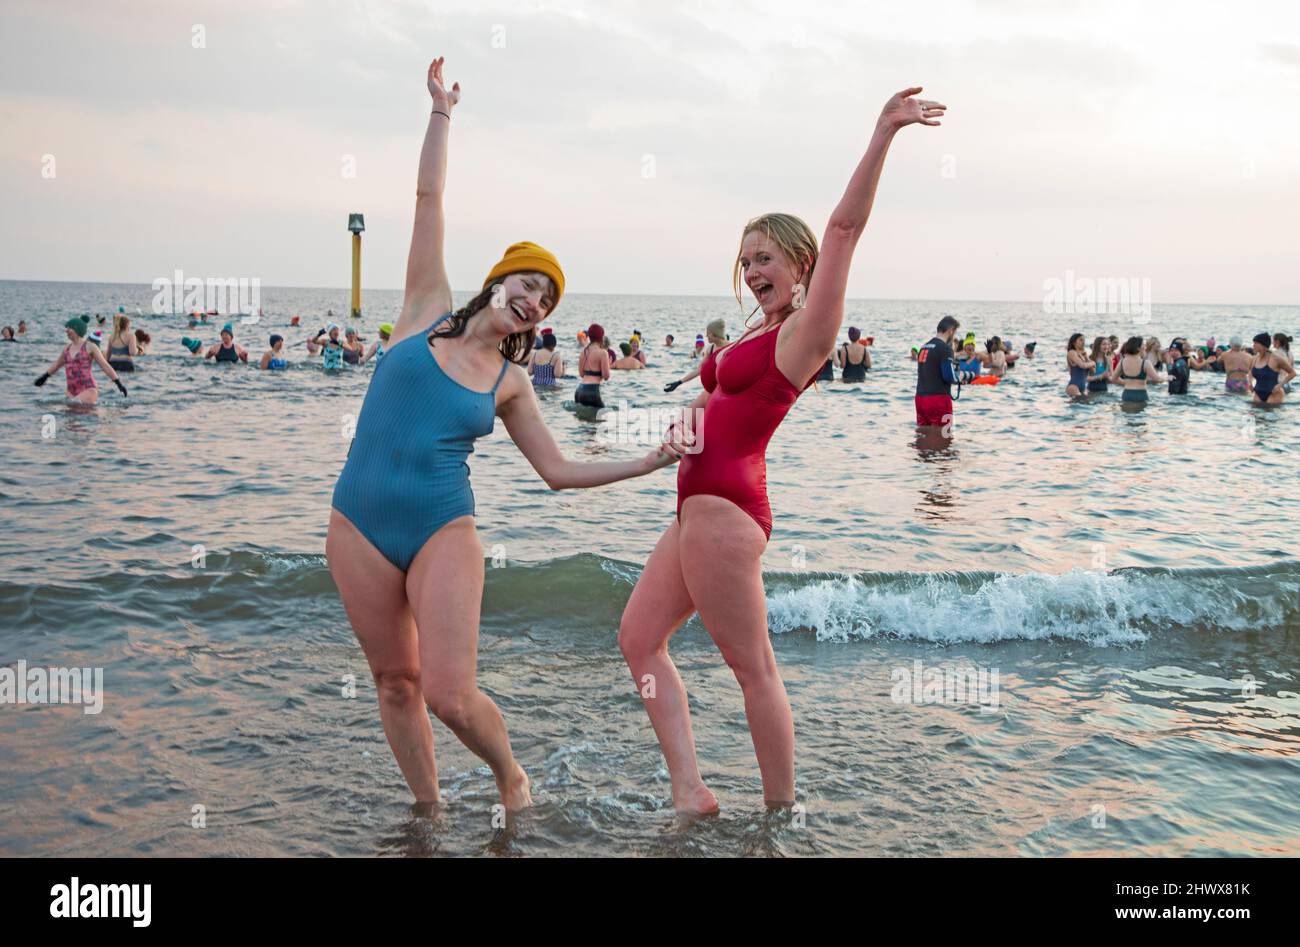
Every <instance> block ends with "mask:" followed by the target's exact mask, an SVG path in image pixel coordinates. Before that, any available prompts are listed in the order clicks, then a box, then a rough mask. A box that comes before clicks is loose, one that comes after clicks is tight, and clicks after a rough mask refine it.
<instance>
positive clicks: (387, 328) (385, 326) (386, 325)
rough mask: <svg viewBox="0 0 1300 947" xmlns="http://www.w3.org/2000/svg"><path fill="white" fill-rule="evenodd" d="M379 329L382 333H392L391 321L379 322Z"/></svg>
mask: <svg viewBox="0 0 1300 947" xmlns="http://www.w3.org/2000/svg"><path fill="white" fill-rule="evenodd" d="M379 331H380V332H382V333H383V334H384V335H392V334H393V324H392V323H391V322H381V323H379Z"/></svg>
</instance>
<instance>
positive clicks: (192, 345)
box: [181, 335, 203, 352]
mask: <svg viewBox="0 0 1300 947" xmlns="http://www.w3.org/2000/svg"><path fill="white" fill-rule="evenodd" d="M181 345H183V346H185V347H186V348H187V349H189V350H190V351H191V352H197V351H198V350H199V349H201V348H202V347H203V343H202V342H200V341H199V340H198V339H191V338H190V337H189V336H188V335H186V336H182V337H181Z"/></svg>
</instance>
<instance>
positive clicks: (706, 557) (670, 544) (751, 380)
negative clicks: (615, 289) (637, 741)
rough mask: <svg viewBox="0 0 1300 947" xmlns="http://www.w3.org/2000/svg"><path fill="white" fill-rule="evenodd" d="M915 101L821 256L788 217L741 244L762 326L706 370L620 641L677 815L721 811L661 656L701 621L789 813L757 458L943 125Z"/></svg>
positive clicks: (895, 110) (848, 198) (831, 338)
mask: <svg viewBox="0 0 1300 947" xmlns="http://www.w3.org/2000/svg"><path fill="white" fill-rule="evenodd" d="M920 91H921V89H920V88H919V87H917V88H911V89H904V90H903V91H902V92H900V93H898V94H897V95H895V96H893V97H892V98H891V99H890V100H889V101H888V102H887V103H886V104H885V107H884V110H883V111H882V112H881V114H880V118H879V119H878V121H877V122H876V128H875V133H874V134H873V135H872V138H871V143H870V144H869V145H868V146H867V151H866V154H865V155H864V156H863V158H862V160H861V162H859V164H858V167H857V169H856V170H855V171H854V172H853V177H852V178H851V179H850V180H849V185H848V188H847V189H846V190H845V192H844V196H843V198H841V199H840V203H839V205H838V206H837V207H836V208H835V211H834V212H833V213H832V214H831V218H830V221H829V223H828V224H827V225H826V235H825V236H824V237H823V239H822V249H821V253H820V255H819V254H818V250H817V238H816V237H815V236H813V233H812V231H811V230H810V229H809V228H808V225H807V224H805V223H804V222H803V221H801V220H799V219H798V218H797V217H792V216H790V215H788V214H767V215H764V216H763V217H759V218H757V219H755V220H752V221H750V222H749V223H748V224H747V225H746V226H745V229H744V231H743V233H742V234H741V244H740V253H739V255H738V256H737V259H736V263H735V268H734V271H733V280H734V283H735V289H736V298H737V300H738V301H739V299H740V284H741V281H742V279H743V281H744V283H745V285H746V286H747V287H748V288H749V291H750V292H751V293H752V294H753V296H754V299H755V300H756V301H757V302H758V308H759V309H761V310H762V313H763V319H762V322H761V323H759V324H757V325H755V326H753V327H751V328H749V329H747V330H746V331H745V333H744V334H743V335H741V337H740V338H739V339H737V340H736V341H735V342H733V343H731V344H730V345H728V346H726V347H725V348H721V349H717V350H715V351H714V352H713V353H712V354H710V355H709V356H708V358H707V359H706V360H705V362H704V363H703V364H702V365H701V367H700V381H701V382H702V383H703V385H704V391H703V393H701V394H700V396H699V397H698V398H696V399H695V401H694V402H692V403H691V406H690V408H691V409H690V410H688V412H687V416H688V418H692V417H700V413H699V412H700V411H702V412H703V415H702V420H701V422H700V424H698V425H697V426H696V427H697V428H698V430H697V431H696V432H695V435H696V437H697V441H696V444H697V450H698V453H694V454H689V455H688V456H687V457H686V458H684V459H683V461H682V463H681V466H680V467H679V469H678V475H677V518H676V520H675V521H674V522H673V523H672V525H670V526H669V527H668V529H667V530H666V531H665V532H664V534H663V536H662V537H661V538H660V540H659V543H658V544H657V545H656V546H655V549H654V552H653V553H652V554H651V556H650V559H649V561H647V562H646V566H645V569H644V571H643V572H642V573H641V578H640V579H639V580H638V581H637V584H636V588H635V589H634V590H633V592H632V597H631V598H630V599H629V600H628V603H627V608H626V609H625V610H624V612H623V620H622V622H621V624H620V627H619V635H618V641H619V646H620V647H621V648H622V650H623V656H624V657H625V658H626V659H627V663H628V667H629V668H630V669H631V671H632V677H633V680H634V681H635V684H636V687H637V690H638V691H639V692H640V693H641V695H642V703H643V704H644V706H645V709H646V713H648V714H649V715H650V722H651V724H652V725H653V726H654V730H655V734H656V736H658V738H659V744H660V746H661V747H662V749H663V753H664V758H665V760H666V762H667V764H668V772H669V775H670V776H671V777H672V784H673V805H674V807H675V808H676V809H677V810H678V811H679V812H682V813H686V814H691V813H707V812H713V811H716V810H717V808H718V801H717V799H716V797H715V796H714V795H713V793H712V792H711V791H710V790H709V789H708V787H706V786H705V785H704V781H703V780H702V779H701V778H700V770H699V764H698V762H697V760H696V758H695V740H694V737H693V736H692V734H691V720H690V713H689V710H688V708H687V702H686V688H685V687H683V685H682V680H681V677H680V676H678V674H677V669H676V667H674V666H673V662H672V659H671V658H669V656H668V639H669V638H671V637H672V635H673V632H675V631H676V630H677V629H678V628H679V627H681V625H682V624H683V623H684V622H685V621H686V620H687V619H688V618H689V617H690V616H691V615H692V614H693V613H695V612H697V611H698V612H699V614H700V619H701V621H703V623H704V627H705V628H706V629H708V632H709V634H710V636H712V638H713V641H714V643H715V644H717V646H718V650H719V651H720V652H721V653H722V657H723V659H724V660H725V661H726V662H727V664H728V665H729V666H730V667H731V669H732V671H733V672H734V673H735V675H736V680H737V681H738V682H739V684H740V688H741V690H742V691H743V692H744V698H745V716H746V717H747V719H748V721H749V730H750V734H751V735H752V737H753V740H754V751H755V753H756V755H757V756H758V767H759V770H760V771H761V773H762V777H763V796H764V798H765V799H766V800H767V803H768V804H769V805H791V804H793V802H794V800H795V787H794V721H793V719H792V717H791V715H790V701H789V699H788V698H787V697H786V693H785V685H784V684H783V683H782V681H781V676H780V674H779V673H778V671H777V667H776V657H775V655H774V654H773V652H772V645H771V642H770V640H769V638H768V629H767V598H766V595H765V594H764V591H763V573H762V556H763V550H764V548H765V547H766V546H767V540H768V537H769V536H770V534H771V531H772V511H771V507H770V506H769V505H768V501H767V478H766V466H765V460H764V453H765V451H766V449H767V442H768V441H769V440H770V439H771V437H772V433H773V432H774V431H775V430H776V427H777V425H779V424H780V423H781V419H782V418H784V417H785V415H786V412H787V411H789V410H790V406H791V405H793V404H794V402H795V399H796V398H798V397H799V395H800V393H801V392H802V391H803V390H804V389H806V388H807V387H808V386H809V385H810V384H812V380H813V379H814V378H815V376H816V375H817V374H818V372H820V371H821V368H822V366H823V365H824V364H825V363H826V359H827V358H829V357H830V354H831V351H832V350H833V349H834V348H835V339H836V337H837V336H838V334H839V331H840V323H841V322H842V321H843V318H844V293H845V288H846V285H847V282H848V275H849V264H850V262H851V261H852V259H853V250H854V248H855V247H856V246H857V243H858V238H859V237H861V236H862V232H863V230H864V229H865V228H866V224H867V217H868V215H869V214H870V213H871V204H872V201H873V200H874V198H875V193H876V184H877V183H878V182H879V180H880V172H881V168H882V167H883V166H884V163H885V154H886V153H887V152H888V150H889V145H890V142H892V141H893V138H894V135H895V134H896V133H897V132H898V130H899V129H900V128H903V127H904V126H906V125H910V124H912V123H920V124H922V125H938V124H939V121H938V120H939V118H940V117H941V116H942V115H943V113H944V106H942V105H940V104H939V103H937V102H930V101H927V100H925V99H917V98H913V96H915V95H916V94H917V93H918V92H920ZM814 268H815V269H816V275H815V277H814V273H813V271H814ZM751 315H752V313H751Z"/></svg>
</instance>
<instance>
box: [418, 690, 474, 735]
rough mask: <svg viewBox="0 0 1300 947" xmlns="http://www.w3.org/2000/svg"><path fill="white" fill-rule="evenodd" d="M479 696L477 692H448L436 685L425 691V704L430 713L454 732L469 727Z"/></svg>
mask: <svg viewBox="0 0 1300 947" xmlns="http://www.w3.org/2000/svg"><path fill="white" fill-rule="evenodd" d="M477 696H478V692H477V691H470V692H466V691H460V690H448V689H445V688H440V687H438V686H436V685H434V686H429V687H425V689H424V702H425V704H427V705H428V707H429V711H430V712H431V713H432V714H433V715H434V716H435V717H437V718H438V719H439V720H441V721H442V722H443V723H444V724H446V726H447V729H449V730H451V731H453V732H457V731H460V730H464V729H466V728H467V727H468V726H469V721H470V717H471V716H472V712H473V706H474V698H475V697H477Z"/></svg>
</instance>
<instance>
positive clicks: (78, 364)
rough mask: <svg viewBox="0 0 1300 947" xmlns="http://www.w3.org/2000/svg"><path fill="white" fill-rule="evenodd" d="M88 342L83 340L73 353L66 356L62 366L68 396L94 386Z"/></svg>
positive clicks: (74, 395) (73, 395)
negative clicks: (65, 377)
mask: <svg viewBox="0 0 1300 947" xmlns="http://www.w3.org/2000/svg"><path fill="white" fill-rule="evenodd" d="M89 345H90V343H89V342H83V343H82V344H81V348H79V349H77V353H76V354H75V355H70V356H68V358H67V360H66V362H65V363H64V366H63V372H64V375H66V376H67V379H68V397H70V398H75V397H77V395H79V394H81V393H82V392H83V391H88V390H89V389H91V388H94V387H96V385H95V376H94V375H92V374H91V373H90V351H89Z"/></svg>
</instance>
